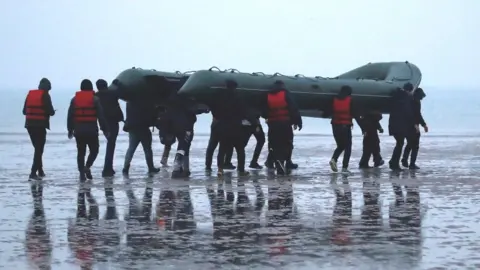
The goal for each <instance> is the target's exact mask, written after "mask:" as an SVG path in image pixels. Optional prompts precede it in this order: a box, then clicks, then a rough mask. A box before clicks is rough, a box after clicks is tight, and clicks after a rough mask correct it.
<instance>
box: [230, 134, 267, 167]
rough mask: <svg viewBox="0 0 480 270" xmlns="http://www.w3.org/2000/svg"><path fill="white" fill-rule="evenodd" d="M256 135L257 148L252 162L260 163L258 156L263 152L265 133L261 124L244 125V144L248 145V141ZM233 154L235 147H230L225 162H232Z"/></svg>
mask: <svg viewBox="0 0 480 270" xmlns="http://www.w3.org/2000/svg"><path fill="white" fill-rule="evenodd" d="M252 135H253V136H254V137H255V140H257V144H256V145H255V150H254V151H253V156H252V160H251V162H250V163H258V158H259V157H260V154H261V153H262V148H263V145H264V144H265V133H264V132H263V128H262V126H261V125H258V126H243V136H244V145H245V147H247V145H248V141H249V140H250V138H251V137H252ZM232 156H233V147H232V148H230V149H229V150H228V152H227V154H226V156H225V164H230V163H232Z"/></svg>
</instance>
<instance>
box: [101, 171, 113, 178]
mask: <svg viewBox="0 0 480 270" xmlns="http://www.w3.org/2000/svg"><path fill="white" fill-rule="evenodd" d="M114 175H115V171H114V170H103V171H102V177H113V176H114Z"/></svg>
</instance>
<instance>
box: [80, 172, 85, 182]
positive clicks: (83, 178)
mask: <svg viewBox="0 0 480 270" xmlns="http://www.w3.org/2000/svg"><path fill="white" fill-rule="evenodd" d="M79 178H80V181H86V180H87V177H86V175H85V173H84V172H80V176H79Z"/></svg>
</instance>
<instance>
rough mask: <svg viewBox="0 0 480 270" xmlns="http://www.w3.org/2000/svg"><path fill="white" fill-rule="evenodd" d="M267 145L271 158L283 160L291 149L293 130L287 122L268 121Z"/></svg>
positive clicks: (285, 159)
mask: <svg viewBox="0 0 480 270" xmlns="http://www.w3.org/2000/svg"><path fill="white" fill-rule="evenodd" d="M268 147H269V152H270V153H271V155H272V157H273V160H278V161H280V162H282V163H283V162H285V161H287V160H289V159H290V156H291V151H292V149H293V130H292V126H291V124H290V123H289V122H269V123H268Z"/></svg>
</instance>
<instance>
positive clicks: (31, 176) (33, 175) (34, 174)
mask: <svg viewBox="0 0 480 270" xmlns="http://www.w3.org/2000/svg"><path fill="white" fill-rule="evenodd" d="M31 180H41V178H40V177H38V175H37V174H36V173H35V172H33V171H32V172H31V173H30V175H29V176H28V181H31Z"/></svg>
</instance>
